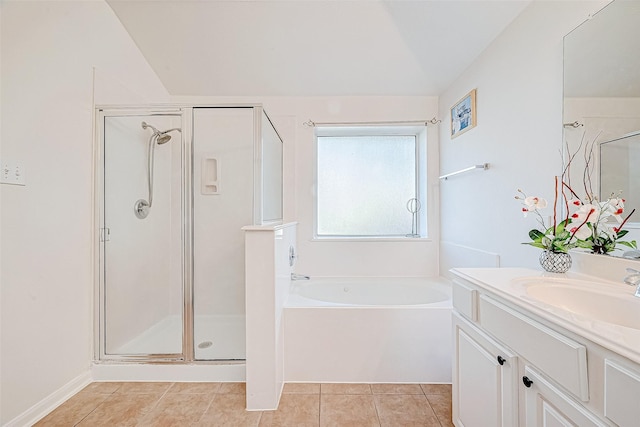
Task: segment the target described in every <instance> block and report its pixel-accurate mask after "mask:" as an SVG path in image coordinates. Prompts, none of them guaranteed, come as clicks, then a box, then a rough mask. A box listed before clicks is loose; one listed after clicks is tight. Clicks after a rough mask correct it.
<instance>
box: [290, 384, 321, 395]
mask: <svg viewBox="0 0 640 427" xmlns="http://www.w3.org/2000/svg"><path fill="white" fill-rule="evenodd" d="M282 393H287V394H289V393H300V394H314V393H316V394H317V393H320V384H318V383H286V384H285V385H284V389H283V390H282Z"/></svg>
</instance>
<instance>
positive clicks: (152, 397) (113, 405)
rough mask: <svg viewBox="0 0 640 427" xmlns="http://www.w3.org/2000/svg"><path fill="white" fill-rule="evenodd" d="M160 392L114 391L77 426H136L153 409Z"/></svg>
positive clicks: (160, 394)
mask: <svg viewBox="0 0 640 427" xmlns="http://www.w3.org/2000/svg"><path fill="white" fill-rule="evenodd" d="M161 397H162V393H150V394H145V393H131V394H124V393H114V394H112V395H111V396H109V398H108V399H107V400H105V401H104V402H102V404H101V405H100V406H98V407H97V408H96V409H95V411H93V412H91V414H89V415H88V416H87V417H86V418H85V419H83V420H82V422H81V423H80V424H78V426H79V427H94V426H95V427H99V426H105V427H106V426H121V427H128V426H136V425H138V422H140V420H142V418H143V417H144V416H145V415H147V414H148V413H149V412H151V411H152V410H153V408H154V407H155V406H156V404H157V403H158V402H159V401H160V398H161Z"/></svg>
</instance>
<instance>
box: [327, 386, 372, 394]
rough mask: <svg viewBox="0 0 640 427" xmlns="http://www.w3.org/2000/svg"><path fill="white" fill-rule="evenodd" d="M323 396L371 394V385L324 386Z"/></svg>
mask: <svg viewBox="0 0 640 427" xmlns="http://www.w3.org/2000/svg"><path fill="white" fill-rule="evenodd" d="M320 390H321V392H322V394H371V386H370V385H369V384H322V386H321V388H320Z"/></svg>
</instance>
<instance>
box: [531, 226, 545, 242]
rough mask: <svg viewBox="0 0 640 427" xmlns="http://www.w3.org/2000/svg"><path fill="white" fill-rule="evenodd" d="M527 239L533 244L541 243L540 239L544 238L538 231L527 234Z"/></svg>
mask: <svg viewBox="0 0 640 427" xmlns="http://www.w3.org/2000/svg"><path fill="white" fill-rule="evenodd" d="M529 237H530V238H531V240H533V241H534V242H541V241H542V238H543V237H544V233H543V232H541V231H540V230H535V229H534V230H531V231H530V232H529Z"/></svg>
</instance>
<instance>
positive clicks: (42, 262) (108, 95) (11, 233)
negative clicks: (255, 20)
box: [0, 1, 168, 424]
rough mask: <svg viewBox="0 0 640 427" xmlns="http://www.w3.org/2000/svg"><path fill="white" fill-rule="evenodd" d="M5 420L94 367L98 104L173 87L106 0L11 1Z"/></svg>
mask: <svg viewBox="0 0 640 427" xmlns="http://www.w3.org/2000/svg"><path fill="white" fill-rule="evenodd" d="M1 8H2V15H1V19H2V21H1V30H2V33H1V41H2V46H1V52H2V68H1V74H2V85H1V91H2V103H1V111H2V130H1V131H2V134H1V137H2V146H1V150H2V152H1V154H2V157H3V158H4V159H11V160H14V161H20V162H22V163H23V164H24V167H25V171H26V182H27V185H26V186H25V187H16V186H9V185H2V186H0V198H1V201H2V207H1V209H2V211H1V214H2V218H1V223H0V232H1V233H2V244H1V255H2V258H1V260H0V261H1V267H2V270H1V286H2V289H1V294H2V312H1V315H2V320H1V322H2V323H1V325H2V331H1V339H2V341H1V343H2V353H1V355H0V359H1V372H0V374H1V375H0V376H1V378H2V384H1V386H2V390H1V393H2V394H1V395H0V399H1V401H2V402H1V407H0V413H1V416H0V424H5V423H7V422H9V421H10V420H12V419H15V418H16V417H18V416H19V415H20V414H22V413H23V412H25V411H27V410H28V409H29V408H30V407H31V406H32V405H34V404H36V403H37V402H40V401H41V400H43V399H45V398H46V397H47V396H50V395H51V394H52V393H54V392H55V391H56V390H59V389H61V388H62V387H63V386H65V385H66V384H68V383H70V382H71V381H72V380H74V379H76V378H78V377H79V376H82V375H83V374H85V373H86V372H88V370H89V363H90V360H91V358H92V354H91V346H92V335H93V334H92V333H93V317H92V306H93V270H92V263H93V254H92V247H93V246H92V218H93V200H92V176H93V170H92V163H93V162H92V144H93V131H92V121H93V105H92V103H93V101H94V99H93V97H94V91H93V90H92V86H93V67H95V70H96V72H95V87H96V90H95V102H96V103H112V102H117V103H147V102H166V101H167V100H168V94H167V92H166V90H165V89H164V87H163V86H162V84H161V83H160V81H159V80H158V78H157V77H156V75H155V74H154V73H153V71H152V70H151V68H150V67H149V66H148V64H147V63H146V61H145V60H144V58H143V57H142V55H141V54H140V52H139V51H138V49H137V47H136V46H135V45H134V43H133V42H132V41H131V39H130V37H129V36H128V34H127V33H126V32H125V30H124V29H123V27H122V25H121V24H120V22H119V21H118V20H117V18H116V17H115V15H114V14H113V12H112V11H111V9H110V8H109V7H108V6H107V5H106V3H104V2H102V1H87V2H78V1H75V2H73V1H72V2H49V1H42V2H39V1H29V2H23V1H3V2H2V6H1Z"/></svg>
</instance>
